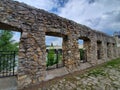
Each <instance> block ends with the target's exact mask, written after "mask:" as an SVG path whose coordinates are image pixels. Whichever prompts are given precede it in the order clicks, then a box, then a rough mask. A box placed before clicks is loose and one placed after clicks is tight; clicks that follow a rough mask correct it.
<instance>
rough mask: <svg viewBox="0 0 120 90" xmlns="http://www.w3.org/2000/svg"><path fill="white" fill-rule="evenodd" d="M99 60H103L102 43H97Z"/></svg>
mask: <svg viewBox="0 0 120 90" xmlns="http://www.w3.org/2000/svg"><path fill="white" fill-rule="evenodd" d="M97 59H98V60H99V59H102V42H101V41H97Z"/></svg>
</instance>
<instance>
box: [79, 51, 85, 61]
mask: <svg viewBox="0 0 120 90" xmlns="http://www.w3.org/2000/svg"><path fill="white" fill-rule="evenodd" d="M79 51H80V60H84V50H83V49H79Z"/></svg>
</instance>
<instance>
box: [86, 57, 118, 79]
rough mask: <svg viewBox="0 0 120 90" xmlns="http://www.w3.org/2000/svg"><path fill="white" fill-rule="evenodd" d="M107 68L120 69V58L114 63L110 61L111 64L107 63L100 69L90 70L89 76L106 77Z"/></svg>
mask: <svg viewBox="0 0 120 90" xmlns="http://www.w3.org/2000/svg"><path fill="white" fill-rule="evenodd" d="M105 68H118V69H119V68H120V58H118V59H114V60H112V61H109V62H106V63H105V64H103V65H101V66H100V67H97V68H94V69H92V70H89V71H88V72H87V76H91V75H92V76H95V77H97V76H99V75H102V76H106V75H107V74H106V72H105V70H104V69H105Z"/></svg>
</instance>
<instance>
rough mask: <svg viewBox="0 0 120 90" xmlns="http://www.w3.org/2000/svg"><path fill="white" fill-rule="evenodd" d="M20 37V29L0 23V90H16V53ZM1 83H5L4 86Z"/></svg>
mask: <svg viewBox="0 0 120 90" xmlns="http://www.w3.org/2000/svg"><path fill="white" fill-rule="evenodd" d="M20 37H21V30H20V29H18V28H15V27H12V26H10V25H7V24H4V23H0V83H1V84H0V87H1V89H2V88H9V87H13V88H16V89H17V79H16V76H17V74H18V52H19V42H20ZM3 77H4V78H3ZM7 78H9V79H7ZM6 79H7V80H6ZM2 82H4V83H6V85H5V86H4V85H3V84H2ZM11 82H12V83H11ZM1 85H2V86H1Z"/></svg>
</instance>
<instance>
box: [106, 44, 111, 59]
mask: <svg viewBox="0 0 120 90" xmlns="http://www.w3.org/2000/svg"><path fill="white" fill-rule="evenodd" d="M110 53H111V50H110V43H107V58H110Z"/></svg>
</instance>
